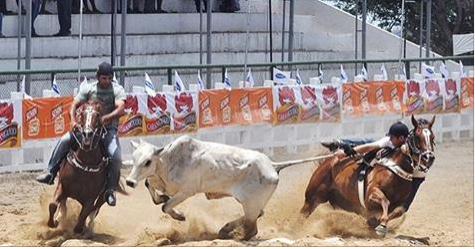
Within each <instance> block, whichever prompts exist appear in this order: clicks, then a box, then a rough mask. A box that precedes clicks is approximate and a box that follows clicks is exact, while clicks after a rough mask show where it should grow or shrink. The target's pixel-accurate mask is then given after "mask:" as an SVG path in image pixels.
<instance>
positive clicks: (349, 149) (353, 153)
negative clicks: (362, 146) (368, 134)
mask: <svg viewBox="0 0 475 249" xmlns="http://www.w3.org/2000/svg"><path fill="white" fill-rule="evenodd" d="M343 151H344V152H345V155H346V156H349V157H354V156H356V154H358V153H357V152H356V151H355V149H353V147H351V146H350V145H348V144H346V145H345V146H343Z"/></svg>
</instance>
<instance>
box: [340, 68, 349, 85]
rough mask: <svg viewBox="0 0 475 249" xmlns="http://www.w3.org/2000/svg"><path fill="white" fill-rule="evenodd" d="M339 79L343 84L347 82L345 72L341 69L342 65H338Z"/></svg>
mask: <svg viewBox="0 0 475 249" xmlns="http://www.w3.org/2000/svg"><path fill="white" fill-rule="evenodd" d="M340 79H341V81H342V82H343V83H347V82H348V76H347V75H346V72H345V70H344V69H343V65H340Z"/></svg>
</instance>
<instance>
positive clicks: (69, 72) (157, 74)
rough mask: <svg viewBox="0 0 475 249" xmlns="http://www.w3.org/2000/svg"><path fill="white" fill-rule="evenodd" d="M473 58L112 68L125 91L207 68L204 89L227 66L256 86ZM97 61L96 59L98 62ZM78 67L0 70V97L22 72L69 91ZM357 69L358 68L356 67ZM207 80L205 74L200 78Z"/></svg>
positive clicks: (190, 79)
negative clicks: (275, 76)
mask: <svg viewBox="0 0 475 249" xmlns="http://www.w3.org/2000/svg"><path fill="white" fill-rule="evenodd" d="M467 59H471V60H473V59H474V56H473V55H466V56H449V57H434V58H411V59H401V60H399V59H381V60H375V59H366V60H362V59H358V60H322V61H298V62H275V63H250V64H247V65H245V64H209V65H159V66H126V67H120V66H117V67H115V71H116V72H117V79H118V80H119V81H120V82H121V83H122V84H123V85H124V87H125V88H126V91H131V90H132V86H134V85H140V86H142V85H143V75H144V73H145V72H147V73H148V74H149V75H150V77H151V78H152V81H153V83H154V85H155V89H157V90H158V89H160V86H161V85H164V84H168V85H171V84H172V79H173V70H177V71H178V72H179V73H180V76H181V77H182V79H183V80H184V82H185V84H189V83H195V82H196V75H197V71H198V70H201V73H202V75H203V76H205V75H206V73H207V70H209V71H210V72H211V77H210V79H208V80H207V88H212V83H213V82H223V81H224V72H225V70H226V69H227V70H228V74H229V75H230V78H231V80H232V81H233V85H236V86H237V81H240V80H243V79H244V78H245V74H246V72H244V68H245V67H247V68H251V70H252V73H253V76H254V79H255V81H256V85H258V86H259V85H262V83H263V82H264V80H265V79H271V78H272V68H273V67H280V68H283V69H284V70H288V71H293V70H295V69H297V68H298V69H299V70H300V75H301V76H302V78H303V79H308V78H310V77H316V76H317V70H318V67H319V66H321V67H322V70H323V71H324V73H325V76H324V82H329V81H330V78H331V76H338V75H340V74H339V70H340V68H339V67H340V64H341V65H343V66H344V67H345V70H346V72H347V74H348V76H350V78H351V75H352V72H354V71H355V70H354V69H355V68H357V69H360V68H361V65H363V64H365V67H366V68H367V70H368V73H369V74H371V75H372V73H374V72H377V73H378V74H379V68H380V66H381V63H384V64H385V66H386V68H387V71H388V75H389V76H390V77H392V76H393V75H394V74H400V71H401V67H400V64H399V63H403V64H404V65H405V68H406V75H407V77H408V78H410V77H411V75H410V74H411V71H417V72H418V71H419V63H420V62H427V63H429V62H436V61H448V60H452V61H456V62H458V60H467ZM99 63H100V62H98V64H99ZM77 71H78V70H77V69H52V70H12V71H0V99H4V98H9V97H10V96H9V93H10V92H12V91H19V90H20V89H19V85H20V82H21V80H22V75H25V76H26V77H25V83H26V84H25V91H26V92H27V93H28V94H30V95H32V96H33V97H39V96H41V91H42V90H43V89H50V88H51V82H52V80H53V77H54V76H56V80H57V82H58V84H59V86H60V90H61V94H62V95H63V94H72V92H73V89H74V88H75V87H77V86H78V85H79V83H78V74H77ZM95 71H96V69H95V68H85V69H81V76H86V77H87V78H88V79H93V78H95ZM358 71H359V70H358ZM203 79H204V80H205V81H206V77H204V78H203Z"/></svg>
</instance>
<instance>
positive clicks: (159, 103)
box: [147, 93, 167, 114]
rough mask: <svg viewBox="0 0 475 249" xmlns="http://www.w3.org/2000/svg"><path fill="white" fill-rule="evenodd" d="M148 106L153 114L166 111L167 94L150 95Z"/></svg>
mask: <svg viewBox="0 0 475 249" xmlns="http://www.w3.org/2000/svg"><path fill="white" fill-rule="evenodd" d="M147 107H148V111H149V112H150V113H151V114H154V113H160V112H161V113H165V111H166V110H167V98H166V97H165V94H159V93H157V95H156V96H155V97H152V96H148V98H147Z"/></svg>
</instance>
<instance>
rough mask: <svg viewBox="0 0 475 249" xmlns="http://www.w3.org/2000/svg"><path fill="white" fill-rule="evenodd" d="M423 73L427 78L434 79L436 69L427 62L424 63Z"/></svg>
mask: <svg viewBox="0 0 475 249" xmlns="http://www.w3.org/2000/svg"><path fill="white" fill-rule="evenodd" d="M421 74H422V76H424V78H426V79H432V78H434V76H435V71H434V67H433V66H429V65H427V64H425V63H422V67H421Z"/></svg>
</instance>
